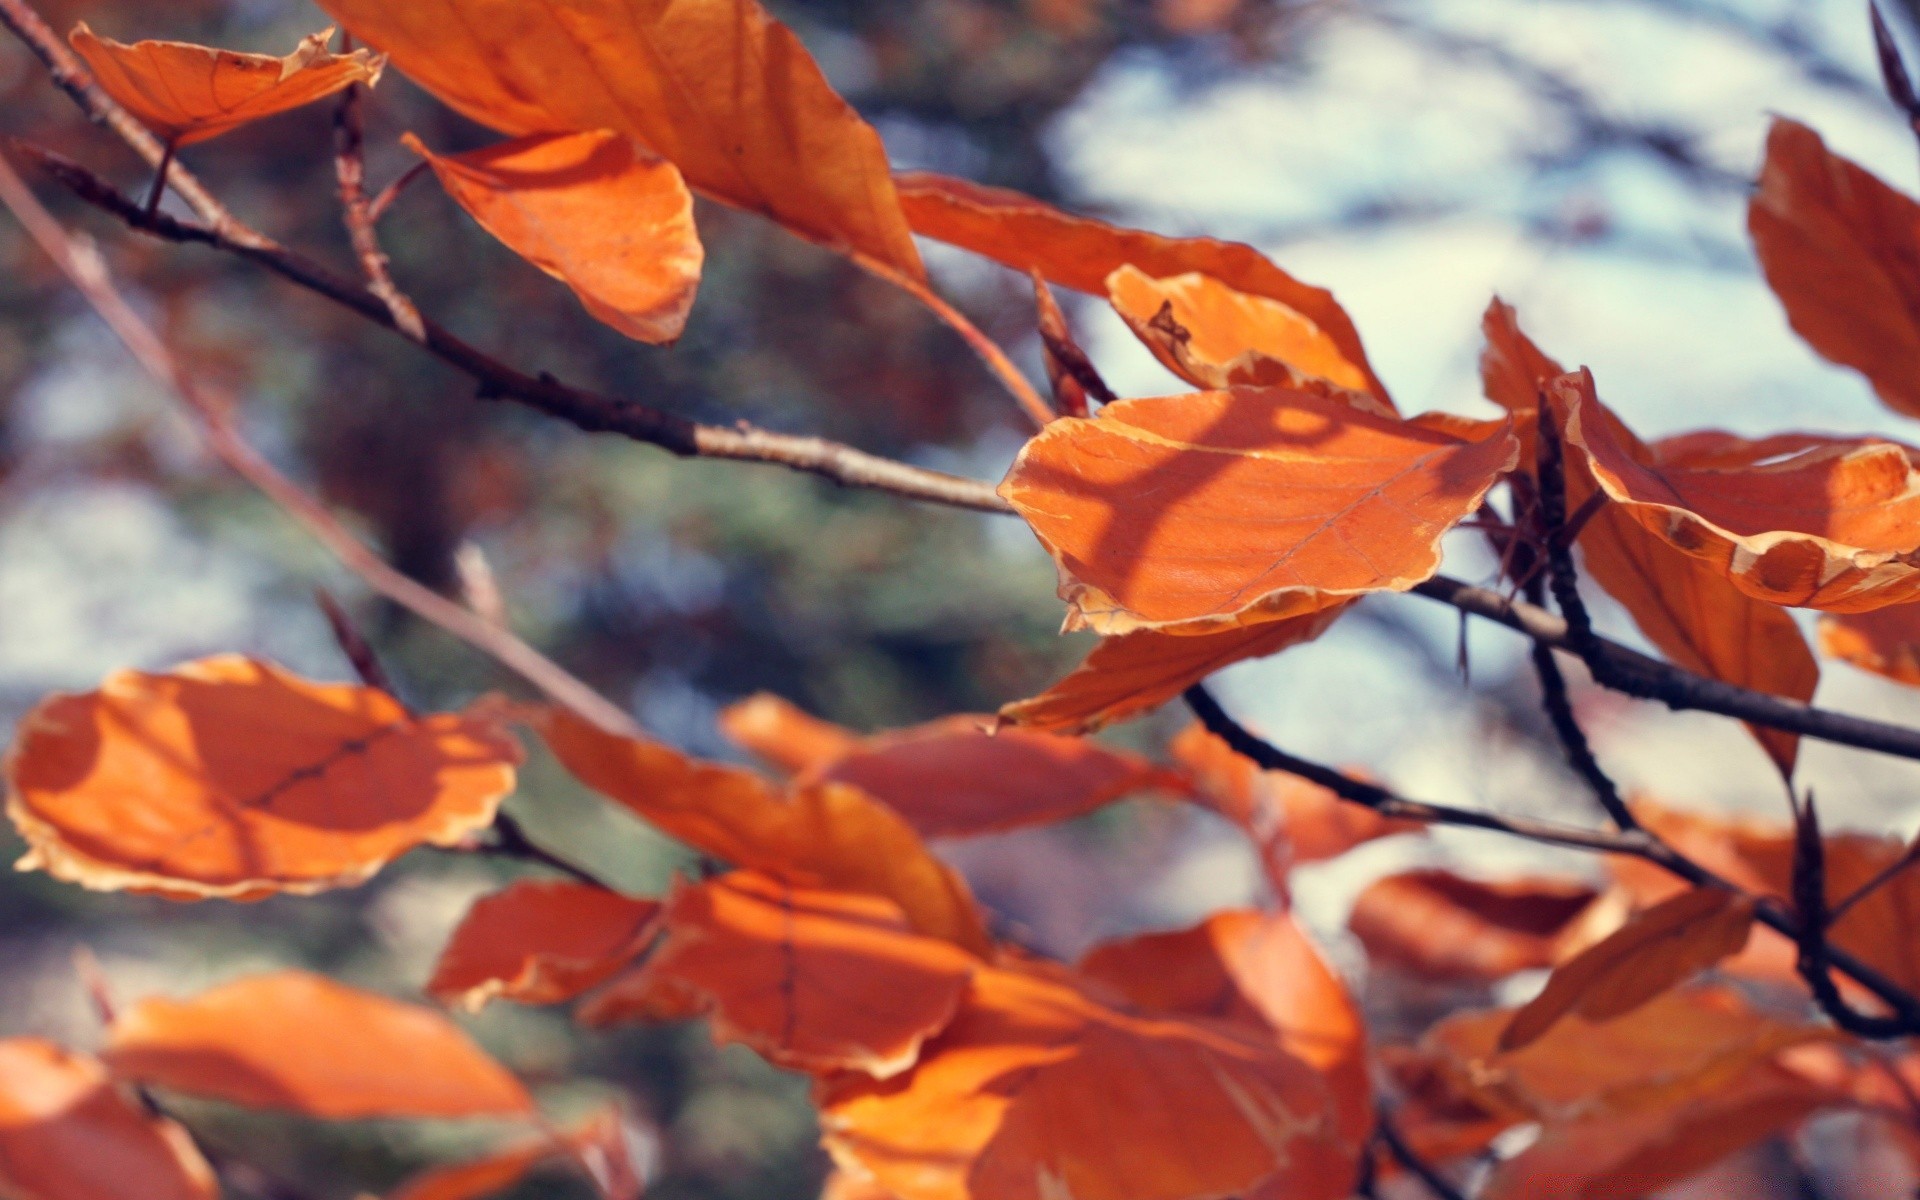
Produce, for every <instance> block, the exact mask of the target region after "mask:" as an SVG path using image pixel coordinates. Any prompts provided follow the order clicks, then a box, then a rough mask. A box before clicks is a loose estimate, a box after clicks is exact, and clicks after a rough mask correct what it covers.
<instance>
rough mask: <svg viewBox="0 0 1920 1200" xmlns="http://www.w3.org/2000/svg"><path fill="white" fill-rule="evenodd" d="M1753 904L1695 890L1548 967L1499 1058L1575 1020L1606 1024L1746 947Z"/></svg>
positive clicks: (1714, 890)
mask: <svg viewBox="0 0 1920 1200" xmlns="http://www.w3.org/2000/svg"><path fill="white" fill-rule="evenodd" d="M1753 908H1754V901H1753V898H1752V897H1751V896H1745V895H1741V894H1740V893H1737V892H1732V891H1729V890H1727V889H1726V888H1720V887H1698V888H1694V889H1692V890H1690V891H1686V892H1682V893H1680V894H1679V895H1677V896H1675V897H1673V898H1672V899H1670V900H1665V901H1662V902H1661V903H1659V904H1657V905H1655V906H1653V907H1652V908H1649V909H1647V910H1646V911H1645V912H1642V913H1638V914H1636V915H1635V916H1634V917H1633V918H1632V919H1631V920H1629V921H1628V922H1627V923H1626V924H1625V925H1623V926H1621V927H1620V928H1619V929H1617V930H1615V931H1614V932H1612V933H1610V934H1608V935H1607V936H1606V937H1604V938H1602V939H1601V940H1600V941H1598V942H1595V943H1594V944H1593V945H1591V946H1588V947H1587V948H1586V949H1585V950H1582V951H1581V952H1580V953H1578V954H1576V955H1574V956H1573V957H1572V958H1570V959H1568V960H1567V961H1566V962H1563V963H1561V964H1560V965H1559V966H1557V967H1555V968H1554V970H1553V974H1552V975H1550V976H1548V978H1547V984H1546V987H1545V988H1544V989H1543V990H1542V991H1541V993H1540V994H1539V995H1538V996H1536V997H1534V999H1533V1000H1531V1001H1529V1002H1528V1003H1527V1004H1526V1005H1525V1006H1524V1007H1522V1008H1521V1009H1520V1011H1519V1012H1517V1013H1515V1014H1514V1017H1513V1021H1512V1023H1511V1024H1509V1025H1508V1026H1507V1028H1506V1030H1505V1031H1504V1032H1502V1033H1501V1035H1500V1048H1501V1049H1502V1050H1517V1049H1519V1048H1520V1047H1522V1046H1526V1045H1528V1044H1530V1043H1532V1042H1535V1041H1537V1040H1539V1038H1540V1037H1541V1036H1542V1035H1543V1034H1545V1033H1546V1032H1547V1030H1549V1029H1551V1028H1552V1027H1553V1025H1554V1023H1555V1022H1556V1021H1558V1020H1560V1018H1562V1017H1564V1016H1566V1015H1568V1014H1570V1013H1577V1014H1579V1015H1580V1016H1582V1017H1585V1018H1586V1019H1587V1020H1589V1021H1610V1020H1612V1019H1613V1018H1615V1017H1619V1016H1623V1015H1625V1014H1626V1013H1630V1012H1632V1011H1633V1010H1634V1009H1636V1008H1638V1007H1640V1006H1641V1005H1642V1004H1645V1003H1646V1002H1647V1001H1649V1000H1651V999H1653V998H1654V997H1655V996H1658V995H1659V994H1660V993H1662V992H1664V991H1667V990H1668V989H1669V988H1673V987H1676V986H1678V985H1679V984H1682V983H1684V982H1686V981H1687V980H1688V979H1690V978H1691V977H1693V976H1694V975H1696V974H1698V973H1699V972H1700V971H1703V970H1705V969H1706V968H1708V967H1710V966H1712V965H1713V964H1715V963H1717V962H1719V961H1720V960H1721V959H1723V958H1726V957H1728V956H1730V955H1733V954H1737V953H1739V952H1740V950H1741V948H1742V947H1744V946H1745V945H1746V944H1747V934H1748V933H1749V932H1750V931H1751V930H1752V928H1753Z"/></svg>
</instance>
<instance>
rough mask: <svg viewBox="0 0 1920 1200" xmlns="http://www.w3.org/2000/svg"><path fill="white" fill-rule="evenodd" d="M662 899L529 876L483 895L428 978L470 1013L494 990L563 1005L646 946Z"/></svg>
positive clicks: (430, 990)
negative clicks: (488, 894) (530, 877)
mask: <svg viewBox="0 0 1920 1200" xmlns="http://www.w3.org/2000/svg"><path fill="white" fill-rule="evenodd" d="M659 911H660V905H659V904H658V903H657V902H655V901H652V900H633V899H629V898H628V897H626V896H622V895H620V894H619V893H617V892H610V891H607V890H606V889H605V888H599V887H594V886H592V885H591V884H585V883H573V882H570V881H566V880H531V879H523V880H520V881H519V882H517V883H514V884H513V885H512V886H510V887H508V888H507V889H506V890H505V891H501V892H495V893H494V894H493V895H491V896H482V897H481V898H480V899H478V900H476V901H474V904H473V907H472V908H471V909H469V910H467V915H466V918H465V919H464V920H462V921H461V922H460V927H459V928H458V929H456V930H454V931H453V937H452V938H451V939H449V941H448V942H447V947H446V949H445V950H443V951H441V953H440V962H439V963H438V965H436V966H435V967H434V969H433V978H432V979H431V980H430V981H429V982H428V983H427V994H428V995H430V996H432V997H433V998H434V999H436V1000H438V1001H440V1002H441V1003H442V1004H458V1005H461V1006H462V1007H464V1008H466V1009H468V1010H470V1011H478V1010H479V1009H481V1008H483V1007H485V1005H486V1003H487V1001H489V1000H491V999H493V998H494V997H495V996H504V997H506V998H507V999H509V1000H513V1001H517V1002H519V1003H521V1004H558V1003H561V1002H562V1001H566V1000H571V999H573V998H574V997H575V996H578V995H580V994H581V993H582V992H584V991H586V990H587V989H589V988H592V987H594V986H596V985H597V984H600V983H603V982H605V981H606V980H608V979H610V978H612V977H613V976H614V974H616V973H617V972H618V971H619V970H620V969H621V968H622V967H624V966H625V965H626V964H627V962H628V960H630V959H631V958H632V957H633V956H634V955H635V954H637V953H639V951H640V949H641V948H642V947H643V946H644V945H645V944H646V942H647V941H648V939H649V938H650V937H651V936H652V934H653V931H654V924H653V922H654V918H655V916H657V915H658V913H659Z"/></svg>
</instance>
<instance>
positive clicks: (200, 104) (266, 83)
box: [67, 21, 385, 146]
mask: <svg viewBox="0 0 1920 1200" xmlns="http://www.w3.org/2000/svg"><path fill="white" fill-rule="evenodd" d="M67 40H68V41H69V42H71V43H72V44H73V48H74V50H75V51H76V52H77V53H78V54H79V55H80V57H81V58H83V59H85V60H86V63H87V66H88V67H89V68H90V69H91V70H92V71H93V77H94V80H95V81H96V82H97V83H99V85H100V87H101V89H102V90H104V91H105V92H106V93H107V95H109V96H112V97H113V98H114V100H115V101H117V102H118V103H119V104H120V107H122V108H124V109H126V110H127V111H128V112H130V113H132V114H133V115H134V116H135V117H137V118H138V119H139V120H140V122H141V123H142V124H144V125H145V126H147V128H149V129H151V130H153V131H154V132H155V133H157V134H159V135H160V137H161V139H162V140H163V141H167V142H171V143H172V144H174V145H175V146H190V145H192V144H194V143H195V142H204V141H206V140H207V139H208V138H215V137H219V136H220V135H221V134H223V133H226V132H228V131H230V130H234V129H238V128H239V127H240V126H242V125H245V124H247V123H248V122H250V121H258V120H259V119H260V118H262V117H270V116H273V115H274V114H275V113H282V112H286V111H287V110H288V109H290V108H299V107H301V106H302V105H306V104H311V103H313V102H314V101H315V100H319V99H321V98H323V97H326V96H331V95H332V94H333V93H335V92H337V91H340V90H341V89H342V88H347V87H351V86H353V85H354V84H356V83H364V84H369V85H371V84H373V83H375V82H377V81H378V80H379V78H380V69H381V67H382V66H383V65H385V60H384V59H382V58H380V57H379V56H378V55H375V54H373V53H372V52H371V51H367V50H355V51H354V52H353V53H351V54H334V53H332V52H330V51H329V50H328V49H327V44H328V43H329V42H331V41H332V40H333V30H331V29H328V30H325V31H324V32H321V33H315V34H311V35H309V36H307V37H304V38H301V39H300V45H299V46H297V47H295V49H294V51H293V53H291V54H288V55H285V56H284V57H280V58H276V57H274V56H273V55H271V54H240V53H237V52H235V51H232V50H215V49H213V48H211V47H208V46H196V45H193V44H192V43H190V42H151V41H149V42H135V43H133V44H132V45H127V44H126V43H124V42H116V41H114V40H113V39H111V38H103V37H99V36H96V35H95V34H94V32H93V30H91V29H89V28H87V24H86V22H84V21H82V22H81V23H80V24H78V25H76V26H74V29H73V32H72V33H71V34H69V35H68V38H67Z"/></svg>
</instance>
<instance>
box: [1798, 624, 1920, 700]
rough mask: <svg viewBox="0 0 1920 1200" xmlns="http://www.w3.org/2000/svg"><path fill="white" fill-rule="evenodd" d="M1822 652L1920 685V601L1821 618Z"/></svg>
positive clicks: (1900, 681)
mask: <svg viewBox="0 0 1920 1200" xmlns="http://www.w3.org/2000/svg"><path fill="white" fill-rule="evenodd" d="M1820 653H1822V654H1824V655H1826V656H1827V657H1828V658H1837V659H1839V660H1840V661H1841V662H1844V663H1850V664H1852V665H1853V666H1856V667H1859V668H1860V669H1861V670H1862V671H1871V672H1873V673H1874V674H1875V675H1882V676H1885V677H1886V678H1888V679H1891V680H1893V681H1894V682H1895V683H1904V684H1906V685H1908V686H1909V687H1920V604H1896V605H1893V606H1891V607H1889V608H1881V609H1875V610H1874V611H1873V612H1867V613H1845V614H1840V615H1835V614H1832V613H1829V614H1826V615H1824V616H1822V617H1821V618H1820Z"/></svg>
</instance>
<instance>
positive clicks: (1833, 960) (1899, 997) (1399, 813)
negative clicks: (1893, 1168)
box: [1185, 685, 1920, 1038]
mask: <svg viewBox="0 0 1920 1200" xmlns="http://www.w3.org/2000/svg"><path fill="white" fill-rule="evenodd" d="M1185 698H1186V702H1187V705H1188V707H1189V708H1191V709H1193V712H1194V715H1195V716H1197V717H1198V718H1200V723H1201V724H1202V725H1204V726H1206V728H1207V731H1208V732H1209V733H1212V734H1213V735H1214V736H1215V737H1217V738H1220V739H1221V740H1222V741H1224V742H1226V743H1227V745H1228V746H1230V747H1232V749H1233V750H1234V751H1235V752H1236V753H1238V754H1240V755H1242V756H1244V757H1246V758H1247V759H1249V760H1250V761H1252V762H1253V763H1254V764H1255V765H1256V766H1258V767H1260V768H1261V769H1262V770H1267V771H1285V772H1287V773H1288V774H1290V775H1297V776H1299V777H1300V778H1302V779H1305V780H1307V781H1308V782H1310V783H1317V784H1319V785H1320V786H1321V787H1324V788H1326V789H1327V790H1328V791H1330V792H1332V793H1333V794H1334V795H1336V796H1338V797H1340V798H1341V799H1342V800H1346V801H1349V802H1351V803H1354V804H1359V805H1362V806H1364V807H1366V808H1370V809H1373V810H1374V811H1375V812H1378V813H1380V814H1382V815H1384V816H1393V817H1406V818H1408V819H1410V820H1415V821H1424V822H1426V823H1428V824H1433V825H1451V826H1455V827H1458V828H1465V829H1483V830H1487V831H1489V832H1493V833H1502V834H1506V835H1508V836H1511V837H1517V838H1523V839H1525V840H1527V841H1531V842H1538V843H1540V844H1542V845H1548V846H1566V847H1569V848H1572V849H1578V850H1592V851H1598V852H1601V853H1606V854H1624V855H1628V856H1630V857H1633V858H1638V859H1641V860H1643V861H1646V862H1650V863H1652V864H1654V865H1655V866H1657V867H1660V868H1662V869H1663V870H1665V871H1667V872H1669V873H1670V874H1672V875H1674V876H1676V877H1678V878H1680V879H1683V880H1685V881H1686V882H1688V883H1690V884H1693V885H1694V886H1696V887H1700V886H1712V887H1722V888H1726V889H1727V890H1728V891H1731V892H1736V893H1739V894H1741V895H1751V894H1750V893H1747V892H1745V891H1744V890H1743V889H1741V888H1739V887H1736V886H1735V885H1733V884H1732V883H1729V882H1728V881H1727V880H1725V879H1722V878H1721V877H1720V876H1718V875H1716V874H1714V873H1713V872H1712V871H1709V870H1708V869H1706V868H1705V867H1703V866H1701V865H1700V864H1699V863H1697V862H1695V861H1693V860H1692V859H1690V858H1688V857H1687V856H1686V855H1684V854H1681V853H1680V852H1679V851H1677V850H1675V849H1674V848H1673V847H1671V846H1669V845H1667V844H1665V843H1663V842H1661V841H1659V840H1657V839H1655V838H1653V837H1651V836H1649V835H1648V834H1647V833H1646V832H1645V831H1643V830H1625V831H1622V832H1620V833H1603V832H1595V831H1588V830H1583V829H1577V828H1573V827H1570V826H1565V825H1559V824H1554V823H1549V822H1544V821H1536V820H1532V819H1528V818H1522V817H1504V816H1499V815H1496V814H1494V813H1489V812H1481V811H1477V810H1474V809H1464V808H1454V807H1452V806H1449V805H1443V804H1428V803H1425V802H1423V801H1418V800H1407V799H1405V798H1403V797H1401V796H1398V795H1396V794H1395V793H1394V792H1392V791H1389V790H1388V789H1386V788H1384V787H1381V786H1380V785H1378V784H1374V783H1368V782H1366V781H1365V780H1360V779H1354V778H1352V777H1350V776H1348V775H1344V774H1342V773H1341V772H1339V771H1336V770H1334V769H1333V768H1331V767H1326V766H1322V765H1321V764H1319V763H1315V762H1310V761H1308V760H1306V759H1303V758H1298V757H1296V756H1294V755H1292V754H1289V753H1287V752H1286V751H1284V750H1282V749H1280V748H1279V747H1278V746H1275V745H1273V744H1272V743H1270V742H1268V741H1266V740H1265V739H1264V738H1260V737H1256V736H1255V735H1254V734H1252V733H1251V732H1249V731H1248V730H1247V729H1246V728H1245V727H1244V726H1242V725H1241V724H1240V723H1239V722H1237V721H1235V720H1234V719H1233V718H1232V717H1231V716H1229V715H1227V712H1226V710H1224V709H1222V708H1221V707H1220V705H1219V702H1218V701H1216V700H1215V699H1214V698H1213V696H1212V694H1211V693H1209V692H1208V691H1207V689H1206V688H1205V687H1204V686H1200V685H1196V686H1194V687H1191V688H1188V689H1187V691H1186V697H1185ZM1752 898H1753V899H1754V902H1755V905H1754V916H1755V918H1756V919H1757V920H1759V921H1760V922H1761V923H1762V924H1764V925H1766V926H1767V927H1768V928H1770V929H1773V930H1776V931H1778V932H1779V933H1782V934H1785V935H1786V936H1787V937H1788V938H1789V939H1791V940H1793V941H1794V942H1795V944H1799V943H1800V941H1801V939H1802V937H1803V936H1804V935H1803V933H1802V929H1801V921H1800V920H1799V919H1797V918H1796V916H1795V914H1794V913H1793V912H1790V911H1789V910H1788V909H1786V908H1785V907H1784V906H1782V905H1781V904H1779V903H1778V902H1777V901H1775V900H1774V899H1773V898H1772V897H1767V896H1757V897H1752ZM1820 941H1821V951H1822V954H1823V957H1824V961H1825V962H1826V963H1827V964H1828V965H1829V966H1830V967H1831V968H1833V969H1834V970H1838V971H1840V972H1842V973H1844V974H1846V975H1849V976H1851V977H1852V978H1853V979H1854V980H1855V981H1856V982H1858V983H1859V984H1860V985H1861V986H1862V987H1864V988H1866V989H1867V990H1868V991H1870V992H1872V993H1873V994H1874V996H1875V997H1877V998H1878V999H1879V1000H1881V1001H1882V1002H1883V1003H1885V1004H1886V1005H1887V1007H1888V1008H1890V1009H1892V1010H1893V1011H1894V1013H1895V1016H1894V1017H1893V1018H1889V1019H1888V1020H1893V1021H1897V1022H1898V1024H1899V1032H1897V1033H1895V1032H1878V1033H1861V1036H1863V1037H1876V1038H1886V1037H1899V1036H1906V1034H1908V1033H1912V1032H1915V1031H1920V997H1916V996H1914V995H1913V994H1912V993H1911V992H1908V991H1907V990H1906V989H1905V988H1903V987H1901V986H1900V985H1899V984H1897V983H1895V982H1894V981H1892V980H1891V979H1888V978H1887V977H1886V976H1885V975H1883V974H1881V973H1880V972H1879V971H1878V970H1876V969H1875V968H1874V967H1873V966H1871V965H1870V964H1868V963H1865V962H1862V961H1861V960H1860V959H1858V958H1856V957H1854V956H1853V955H1852V954H1850V953H1848V952H1846V951H1845V950H1842V949H1841V948H1840V947H1838V946H1832V945H1829V944H1827V943H1826V941H1825V939H1824V938H1822V939H1820ZM1809 982H1812V981H1811V980H1810V981H1809ZM1828 984H1829V986H1831V980H1830V979H1829V980H1828ZM1815 998H1816V999H1819V997H1818V995H1817V994H1816V997H1815ZM1865 1019H1866V1020H1869V1021H1871V1020H1877V1018H1865ZM1875 1028H1881V1027H1879V1026H1876V1027H1875ZM1885 1028H1889V1029H1890V1028H1892V1027H1891V1026H1887V1027H1885ZM1851 1032H1857V1033H1860V1032H1861V1031H1860V1030H1858V1029H1854V1030H1851Z"/></svg>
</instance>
